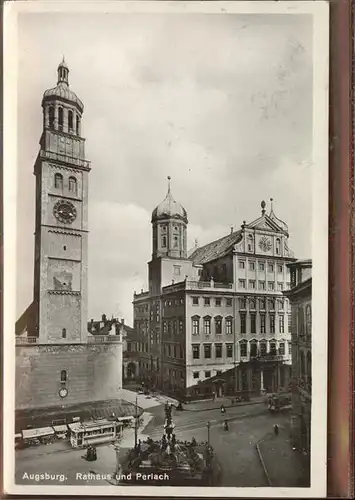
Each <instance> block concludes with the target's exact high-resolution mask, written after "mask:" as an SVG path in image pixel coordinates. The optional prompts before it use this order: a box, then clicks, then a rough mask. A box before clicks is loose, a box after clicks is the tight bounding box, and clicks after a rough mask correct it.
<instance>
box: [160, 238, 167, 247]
mask: <svg viewBox="0 0 355 500" xmlns="http://www.w3.org/2000/svg"><path fill="white" fill-rule="evenodd" d="M161 246H162V247H163V248H166V236H163V237H162V239H161Z"/></svg>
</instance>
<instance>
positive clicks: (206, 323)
mask: <svg viewBox="0 0 355 500" xmlns="http://www.w3.org/2000/svg"><path fill="white" fill-rule="evenodd" d="M203 333H204V334H205V335H210V333H211V316H205V317H204V318H203Z"/></svg>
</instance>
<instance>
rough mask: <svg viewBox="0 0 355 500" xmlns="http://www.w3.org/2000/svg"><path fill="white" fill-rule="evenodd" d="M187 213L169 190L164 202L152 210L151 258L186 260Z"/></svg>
mask: <svg viewBox="0 0 355 500" xmlns="http://www.w3.org/2000/svg"><path fill="white" fill-rule="evenodd" d="M187 223H188V220H187V213H186V210H185V209H184V207H183V206H182V205H180V203H178V202H177V201H175V200H174V198H173V195H172V194H171V190H170V177H168V192H167V195H166V196H165V198H164V200H163V201H162V202H161V203H160V204H159V205H158V206H157V207H156V208H155V209H154V210H153V213H152V225H153V258H156V257H173V258H186V256H187V248H186V245H187V244H186V226H187Z"/></svg>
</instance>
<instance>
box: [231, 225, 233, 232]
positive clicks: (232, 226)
mask: <svg viewBox="0 0 355 500" xmlns="http://www.w3.org/2000/svg"><path fill="white" fill-rule="evenodd" d="M231 234H233V226H231Z"/></svg>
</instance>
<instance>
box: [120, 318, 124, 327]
mask: <svg viewBox="0 0 355 500" xmlns="http://www.w3.org/2000/svg"><path fill="white" fill-rule="evenodd" d="M121 324H122V325H123V326H124V318H121Z"/></svg>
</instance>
